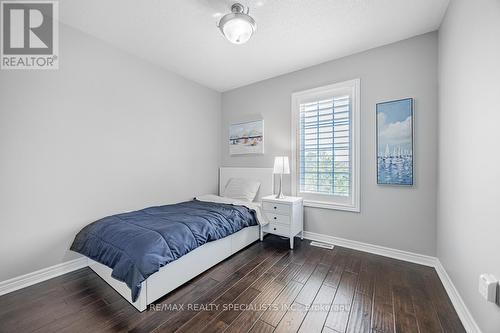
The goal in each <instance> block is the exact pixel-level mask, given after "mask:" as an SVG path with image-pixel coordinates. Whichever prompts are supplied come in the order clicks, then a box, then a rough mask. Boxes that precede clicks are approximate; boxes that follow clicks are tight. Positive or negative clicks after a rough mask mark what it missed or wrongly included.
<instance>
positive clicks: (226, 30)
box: [222, 17, 253, 44]
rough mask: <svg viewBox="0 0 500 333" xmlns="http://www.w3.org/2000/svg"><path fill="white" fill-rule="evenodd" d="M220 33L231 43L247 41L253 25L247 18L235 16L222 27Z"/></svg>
mask: <svg viewBox="0 0 500 333" xmlns="http://www.w3.org/2000/svg"><path fill="white" fill-rule="evenodd" d="M222 33H223V34H224V36H226V38H227V40H228V41H230V42H231V43H233V44H244V43H246V42H248V40H249V39H250V37H252V34H253V27H252V25H251V24H250V22H248V21H247V20H244V19H241V18H238V17H235V18H233V19H232V20H230V21H228V22H227V23H226V24H224V26H223V27H222Z"/></svg>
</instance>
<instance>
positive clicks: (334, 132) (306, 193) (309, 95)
mask: <svg viewBox="0 0 500 333" xmlns="http://www.w3.org/2000/svg"><path fill="white" fill-rule="evenodd" d="M358 163H359V79H356V80H351V81H347V82H341V83H337V84H333V85H329V86H326V87H320V88H316V89H311V90H306V91H301V92H297V93H294V94H293V95H292V192H293V193H294V194H295V195H298V196H301V197H303V198H304V204H305V205H306V206H312V207H321V208H331V209H341V210H349V211H355V212H359V164H358Z"/></svg>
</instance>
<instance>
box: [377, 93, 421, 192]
mask: <svg viewBox="0 0 500 333" xmlns="http://www.w3.org/2000/svg"><path fill="white" fill-rule="evenodd" d="M376 112H377V184H380V185H403V186H412V185H413V161H414V155H413V98H406V99H401V100H397V101H390V102H384V103H378V104H377V108H376Z"/></svg>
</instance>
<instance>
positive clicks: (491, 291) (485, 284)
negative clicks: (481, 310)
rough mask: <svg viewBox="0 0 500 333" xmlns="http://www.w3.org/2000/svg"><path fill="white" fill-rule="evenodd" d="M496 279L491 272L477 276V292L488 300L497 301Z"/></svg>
mask: <svg viewBox="0 0 500 333" xmlns="http://www.w3.org/2000/svg"><path fill="white" fill-rule="evenodd" d="M497 289H498V280H497V279H496V278H495V277H494V276H493V275H491V274H481V276H479V293H480V294H481V295H482V296H483V297H484V298H485V299H486V300H487V301H488V302H492V303H496V301H497Z"/></svg>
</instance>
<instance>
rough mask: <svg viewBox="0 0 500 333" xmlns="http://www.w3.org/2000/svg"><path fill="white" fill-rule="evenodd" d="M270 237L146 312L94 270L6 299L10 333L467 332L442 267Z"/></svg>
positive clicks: (1, 322)
mask: <svg viewBox="0 0 500 333" xmlns="http://www.w3.org/2000/svg"><path fill="white" fill-rule="evenodd" d="M295 242H296V248H295V250H293V251H290V250H289V249H288V241H287V240H282V239H280V238H278V237H276V236H268V237H266V239H265V240H264V242H262V243H261V242H257V243H254V244H253V245H251V246H249V247H247V248H246V249H244V250H243V251H240V252H239V253H237V254H235V255H233V256H232V257H230V258H229V259H227V260H225V261H224V262H222V263H220V264H219V265H217V266H215V267H213V268H212V269H210V270H209V271H207V272H205V273H204V274H202V275H200V276H198V277H197V278H195V279H193V280H192V281H190V282H188V283H187V284H185V285H184V286H182V287H181V288H178V289H177V290H175V291H174V292H172V293H170V294H169V295H167V296H165V297H164V298H163V299H161V300H159V301H158V302H157V303H156V304H155V305H153V306H152V307H151V308H149V309H148V310H147V311H145V312H143V313H139V312H138V311H137V310H136V309H135V308H134V307H132V306H131V305H130V304H129V303H127V301H125V300H124V299H123V298H122V297H121V296H120V295H118V294H117V293H116V292H115V291H114V290H113V289H112V288H111V287H109V286H108V285H107V284H106V283H105V282H104V281H103V280H102V279H101V278H100V277H99V276H97V275H96V274H95V273H94V272H92V271H91V270H90V269H89V268H84V269H80V270H78V271H75V272H72V273H69V274H66V275H63V276H60V277H57V278H54V279H51V280H48V281H45V282H42V283H40V284H37V285H34V286H31V287H28V288H25V289H22V290H19V291H16V292H13V293H10V294H7V295H4V296H1V297H0V332H152V331H154V332H197V333H198V332H200V333H201V332H228V333H229V332H238V333H241V332H252V333H258V332H259V333H266V332H305V333H313V332H327V333H331V332H333V333H341V332H355V333H358V332H370V333H395V332H420V333H429V332H453V333H458V332H465V330H464V328H463V326H462V324H461V323H460V320H459V318H458V316H457V314H456V312H455V310H454V309H453V307H452V305H451V302H450V300H449V299H448V296H447V294H446V292H445V290H444V288H443V286H442V284H441V282H440V281H439V278H438V276H437V274H436V272H435V271H434V269H432V268H429V267H425V266H420V265H415V264H410V263H406V262H402V261H398V260H393V259H390V258H386V257H381V256H376V255H372V254H368V253H364V252H358V251H354V250H349V249H346V248H341V247H335V249H334V250H326V249H321V248H316V247H312V246H310V245H309V241H306V240H304V241H300V240H299V239H296V241H295Z"/></svg>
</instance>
